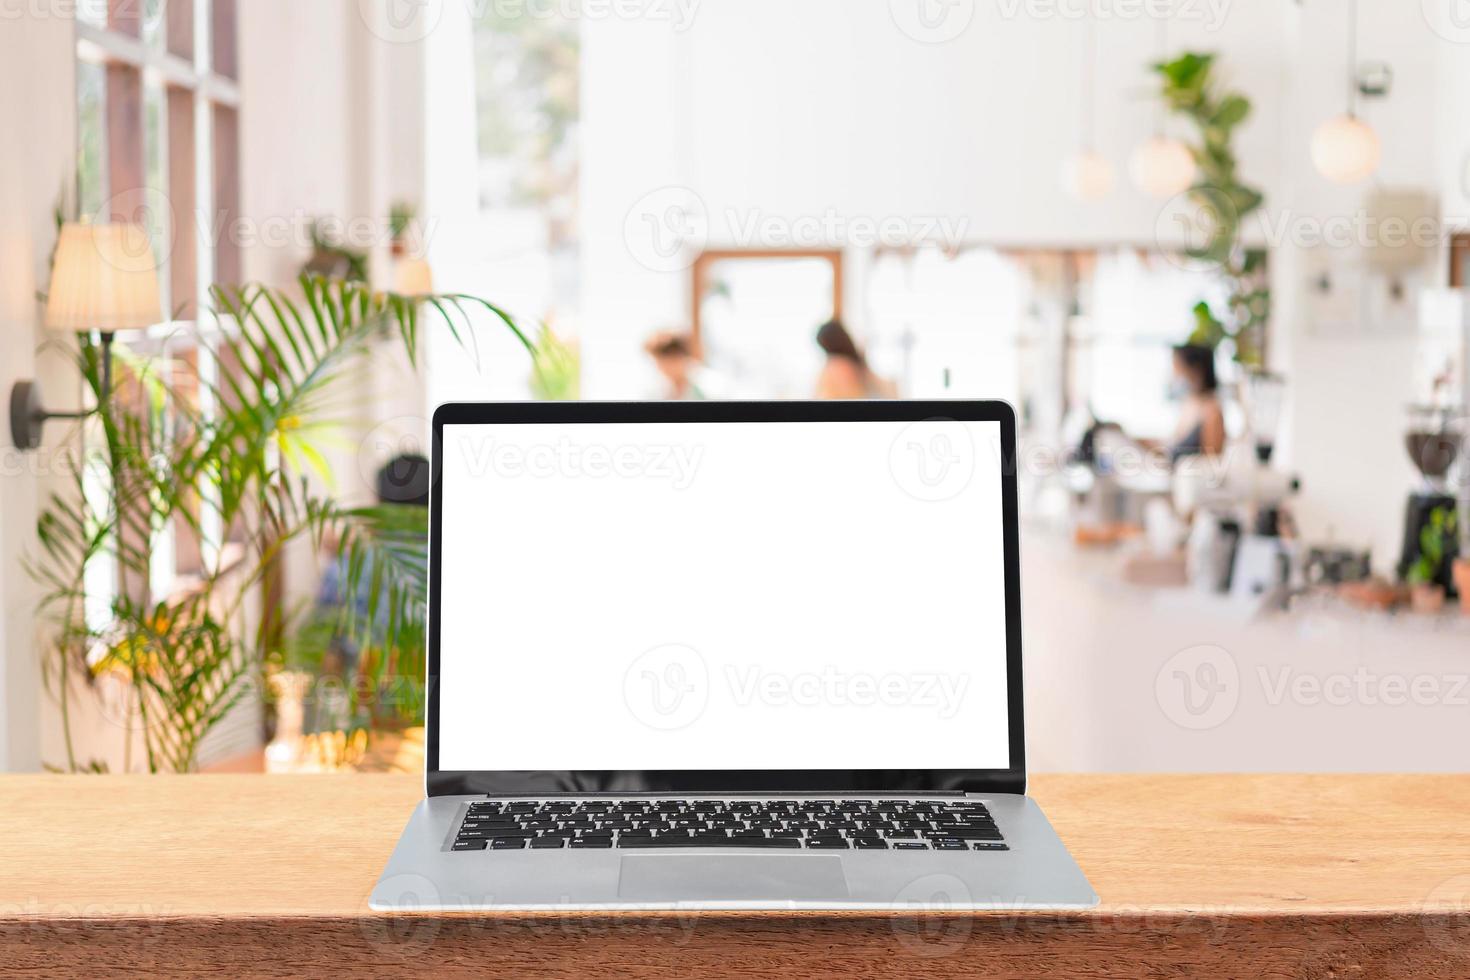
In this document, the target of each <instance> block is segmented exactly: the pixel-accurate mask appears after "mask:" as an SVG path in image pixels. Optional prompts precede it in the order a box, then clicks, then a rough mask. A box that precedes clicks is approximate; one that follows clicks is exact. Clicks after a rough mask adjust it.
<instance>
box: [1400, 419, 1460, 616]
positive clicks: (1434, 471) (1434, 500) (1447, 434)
mask: <svg viewBox="0 0 1470 980" xmlns="http://www.w3.org/2000/svg"><path fill="white" fill-rule="evenodd" d="M1462 439H1463V434H1462V433H1461V431H1460V425H1459V413H1458V411H1456V410H1455V409H1452V408H1449V407H1443V406H1433V405H1416V406H1413V407H1411V408H1410V409H1409V430H1408V432H1407V434H1406V435H1405V436H1404V445H1405V448H1407V449H1408V451H1409V458H1410V459H1411V460H1412V461H1413V463H1414V467H1415V468H1416V469H1417V470H1418V471H1419V476H1420V478H1421V480H1422V483H1421V485H1420V487H1419V489H1417V490H1415V491H1414V492H1413V493H1411V494H1410V495H1409V502H1408V506H1407V507H1406V508H1405V513H1404V547H1403V551H1402V553H1401V555H1400V558H1399V567H1398V572H1399V577H1400V578H1407V577H1408V576H1409V572H1410V570H1411V569H1412V568H1413V567H1414V566H1415V565H1416V564H1418V562H1419V558H1420V556H1421V555H1422V554H1423V541H1424V529H1425V528H1426V527H1429V526H1430V525H1431V523H1432V522H1433V520H1434V515H1435V514H1436V513H1438V512H1446V513H1448V514H1454V513H1455V511H1456V508H1458V507H1459V501H1458V500H1457V499H1456V498H1455V495H1454V493H1453V492H1452V489H1451V486H1450V483H1451V481H1450V475H1451V473H1453V472H1455V464H1456V463H1457V462H1458V461H1459V459H1460V450H1461V440H1462ZM1443 549H1444V557H1443V561H1442V562H1441V563H1440V567H1439V572H1438V574H1437V575H1436V577H1435V578H1434V580H1433V583H1432V584H1434V585H1440V586H1443V587H1444V590H1445V592H1446V594H1448V595H1450V596H1454V595H1455V580H1454V569H1453V565H1454V562H1455V559H1456V558H1458V557H1459V556H1460V541H1459V536H1458V535H1451V536H1450V538H1449V539H1448V540H1446V541H1444V542H1443Z"/></svg>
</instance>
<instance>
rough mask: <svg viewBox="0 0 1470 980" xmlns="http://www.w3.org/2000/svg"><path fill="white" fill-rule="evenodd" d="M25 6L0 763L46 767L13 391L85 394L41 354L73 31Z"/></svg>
mask: <svg viewBox="0 0 1470 980" xmlns="http://www.w3.org/2000/svg"><path fill="white" fill-rule="evenodd" d="M42 7H43V8H44V5H42ZM16 12H17V13H18V14H19V17H18V18H15V19H10V18H7V20H6V21H5V27H4V30H0V93H4V94H3V95H0V98H3V99H4V102H5V105H6V111H5V116H4V119H5V129H6V131H7V136H6V139H5V140H4V142H3V143H0V255H3V256H4V261H3V262H0V394H3V397H4V398H5V401H4V402H3V404H4V405H6V406H7V416H6V418H7V424H6V426H5V428H4V430H3V432H0V444H3V447H4V448H3V450H0V770H31V769H36V768H38V767H39V765H40V762H41V757H40V747H39V739H38V729H39V724H40V721H39V718H40V703H41V675H40V668H41V654H40V652H39V648H38V644H37V629H36V597H37V595H38V594H39V590H38V589H37V588H36V587H35V586H34V585H33V584H32V582H31V580H30V578H29V576H28V575H27V574H26V572H25V569H24V568H23V566H22V556H24V555H26V554H34V549H35V547H36V545H35V531H36V513H37V505H38V502H39V500H40V499H42V496H43V495H44V493H45V492H46V490H47V488H48V484H49V483H51V482H53V481H52V479H51V478H50V477H48V476H47V475H46V474H47V472H48V471H49V467H50V463H51V457H49V456H48V455H47V454H46V452H45V450H44V449H43V450H41V451H39V452H32V453H20V452H19V451H17V450H15V449H14V448H13V447H12V446H11V445H10V430H9V425H8V417H9V416H8V405H9V394H10V387H11V385H12V384H14V383H15V382H16V381H20V380H25V379H30V378H33V377H35V376H36V374H37V372H38V371H39V372H40V373H41V382H42V387H43V391H44V394H45V395H46V400H47V402H48V403H49V407H51V408H53V409H55V408H60V407H67V406H69V405H71V404H73V403H74V400H75V395H76V389H77V385H76V379H75V372H70V374H69V372H68V370H67V368H68V366H69V362H67V360H66V359H65V358H64V357H63V356H62V355H61V354H60V353H58V352H51V353H47V354H43V355H41V356H39V357H38V356H37V353H36V349H37V346H38V344H39V343H40V342H41V341H42V340H43V339H44V334H43V332H42V330H41V327H40V313H41V311H40V306H39V304H38V303H37V302H36V291H37V290H38V289H44V288H45V283H46V270H47V257H48V255H49V253H50V250H51V247H52V246H53V244H54V243H55V240H56V231H55V226H54V224H53V223H52V217H51V212H52V208H53V206H54V205H55V203H56V199H57V195H58V194H59V193H60V192H61V191H62V189H63V188H65V187H68V186H69V181H70V179H71V174H72V172H73V161H74V154H75V146H76V140H75V130H76V110H75V106H76V96H75V78H76V75H75V72H74V71H73V67H72V43H73V42H72V28H71V22H70V20H68V19H66V18H63V17H56V16H50V15H49V12H45V11H43V10H42V9H40V8H36V7H35V6H34V5H33V6H30V7H26V8H24V9H23V10H22V9H17V11H16ZM36 93H44V96H43V97H38V96H37V95H36ZM68 376H70V378H71V381H70V383H69V384H68V382H67V378H68ZM55 425H56V423H53V428H52V429H51V430H50V432H49V437H50V438H49V442H50V443H51V444H54V443H55V440H56V436H57V432H56V430H55ZM58 479H59V478H58ZM48 761H55V760H48Z"/></svg>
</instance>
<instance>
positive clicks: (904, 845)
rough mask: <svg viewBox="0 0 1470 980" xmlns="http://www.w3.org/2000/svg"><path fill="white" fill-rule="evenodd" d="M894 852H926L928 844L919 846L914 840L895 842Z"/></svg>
mask: <svg viewBox="0 0 1470 980" xmlns="http://www.w3.org/2000/svg"><path fill="white" fill-rule="evenodd" d="M893 849H894V850H895V851H927V850H929V845H928V844H921V843H919V842H918V841H916V840H896V841H894V842H893Z"/></svg>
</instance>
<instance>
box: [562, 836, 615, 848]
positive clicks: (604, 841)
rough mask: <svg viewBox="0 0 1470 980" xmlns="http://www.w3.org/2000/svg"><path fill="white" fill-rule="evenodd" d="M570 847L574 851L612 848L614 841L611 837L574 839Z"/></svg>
mask: <svg viewBox="0 0 1470 980" xmlns="http://www.w3.org/2000/svg"><path fill="white" fill-rule="evenodd" d="M568 846H569V847H572V848H574V849H576V848H581V849H587V848H605V847H612V846H613V839H612V838H611V837H573V838H572V839H571V841H570V842H569V843H568Z"/></svg>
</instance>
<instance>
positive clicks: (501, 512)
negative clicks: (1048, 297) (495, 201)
mask: <svg viewBox="0 0 1470 980" xmlns="http://www.w3.org/2000/svg"><path fill="white" fill-rule="evenodd" d="M1016 459H1017V456H1016V432H1015V416H1014V413H1013V412H1012V410H1011V409H1010V407H1009V406H1007V405H1005V404H1003V403H999V402H970V401H963V402H962V401H952V402H951V401H946V402H898V401H894V402H853V403H804V402H782V403H667V404H632V403H627V404H613V403H566V404H482V405H469V404H457V405H446V406H443V407H441V408H440V409H439V410H438V411H437V412H436V413H435V416H434V420H433V449H432V460H433V489H432V494H431V498H432V499H431V520H430V523H431V541H430V575H429V650H428V658H429V662H428V670H427V683H428V691H427V693H428V716H427V726H428V728H427V743H428V744H427V750H428V751H427V766H426V769H427V772H426V794H425V799H424V800H423V801H422V802H421V803H420V804H419V805H418V807H417V808H416V809H415V811H414V813H413V815H412V817H411V818H410V819H409V822H408V826H407V827H406V828H405V829H404V832H403V835H402V837H401V838H400V840H399V842H398V845H397V847H396V848H395V849H394V851H393V854H392V857H391V858H390V859H389V861H388V864H387V867H386V868H385V869H384V871H383V874H382V876H381V877H380V879H379V880H378V882H377V885H376V886H375V887H374V889H373V892H372V895H371V898H370V905H371V907H372V908H373V909H377V910H384V911H390V910H391V911H412V910H507V911H509V910H525V911H532V910H538V911H539V910H549V911H557V910H559V911H601V910H619V909H626V910H668V909H737V910H759V909H833V910H836V909H954V910H967V909H976V910H979V909H1062V908H1084V907H1089V906H1092V905H1095V904H1096V903H1097V896H1096V894H1095V893H1094V892H1093V890H1092V888H1091V886H1090V885H1089V884H1088V882H1087V879H1086V877H1085V876H1084V875H1083V874H1082V872H1081V870H1080V869H1079V868H1078V867H1077V865H1076V863H1075V862H1074V861H1073V859H1072V857H1071V855H1070V854H1069V853H1068V852H1067V849H1066V847H1065V846H1064V845H1063V844H1062V842H1061V841H1060V840H1059V839H1058V837H1057V835H1056V834H1055V832H1054V831H1053V830H1052V828H1051V825H1050V824H1049V823H1048V821H1047V819H1046V817H1045V815H1044V814H1043V813H1042V812H1041V810H1040V808H1039V807H1037V805H1036V804H1035V802H1033V801H1032V800H1031V799H1030V798H1028V797H1027V796H1026V795H1025V789H1026V780H1025V761H1024V737H1023V732H1024V725H1023V717H1022V698H1021V690H1022V684H1021V629H1020V596H1019V591H1018V588H1019V585H1018V583H1019V529H1018V521H1017V503H1016V474H1015V463H1016Z"/></svg>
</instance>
